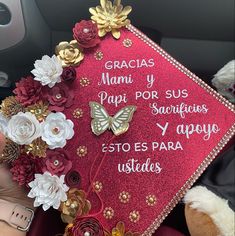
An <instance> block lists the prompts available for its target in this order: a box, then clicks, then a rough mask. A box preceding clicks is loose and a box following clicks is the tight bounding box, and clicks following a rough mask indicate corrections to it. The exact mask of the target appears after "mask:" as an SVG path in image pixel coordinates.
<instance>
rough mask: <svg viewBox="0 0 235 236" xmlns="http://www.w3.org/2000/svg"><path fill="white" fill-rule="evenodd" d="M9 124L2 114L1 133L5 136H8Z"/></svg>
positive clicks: (0, 120)
mask: <svg viewBox="0 0 235 236" xmlns="http://www.w3.org/2000/svg"><path fill="white" fill-rule="evenodd" d="M7 124H8V120H7V119H6V117H5V116H4V115H3V114H2V113H1V112H0V133H2V134H3V135H5V136H7Z"/></svg>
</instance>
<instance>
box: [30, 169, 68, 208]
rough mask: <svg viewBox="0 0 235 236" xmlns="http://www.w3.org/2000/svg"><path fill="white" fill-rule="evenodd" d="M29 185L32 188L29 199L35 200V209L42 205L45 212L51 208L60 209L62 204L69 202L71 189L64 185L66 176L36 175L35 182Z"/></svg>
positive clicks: (46, 173)
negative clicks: (68, 196)
mask: <svg viewBox="0 0 235 236" xmlns="http://www.w3.org/2000/svg"><path fill="white" fill-rule="evenodd" d="M28 185H29V187H30V188H31V190H30V192H29V194H28V197H30V198H35V201H34V207H38V206H40V205H42V208H43V210H44V211H46V210H48V209H49V208H50V207H53V208H54V209H59V207H60V204H61V202H64V201H66V200H67V195H66V192H67V191H68V190H69V187H68V186H67V185H66V184H64V175H61V176H60V177H58V176H56V175H51V174H50V173H48V172H45V173H44V174H35V179H34V181H32V182H30V183H29V184H28Z"/></svg>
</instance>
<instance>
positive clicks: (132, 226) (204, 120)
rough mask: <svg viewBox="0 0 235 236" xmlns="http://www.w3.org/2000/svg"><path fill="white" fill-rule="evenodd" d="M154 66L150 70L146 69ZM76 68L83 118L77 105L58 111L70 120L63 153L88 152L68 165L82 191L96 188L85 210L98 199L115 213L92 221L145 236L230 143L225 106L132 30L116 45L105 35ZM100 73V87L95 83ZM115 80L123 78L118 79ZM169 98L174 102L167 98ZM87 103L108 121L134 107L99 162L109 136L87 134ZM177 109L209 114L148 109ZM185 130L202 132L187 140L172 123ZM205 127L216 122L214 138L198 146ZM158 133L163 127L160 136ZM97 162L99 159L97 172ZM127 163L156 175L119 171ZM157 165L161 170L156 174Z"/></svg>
mask: <svg viewBox="0 0 235 236" xmlns="http://www.w3.org/2000/svg"><path fill="white" fill-rule="evenodd" d="M130 29H132V28H131V27H130ZM133 29H134V28H133ZM126 38H128V39H130V40H131V41H132V42H133V44H132V46H131V47H129V48H125V47H123V45H122V43H120V42H122V41H123V40H124V39H126ZM141 38H142V39H141ZM144 40H145V41H146V42H144ZM96 51H102V52H103V54H104V57H103V59H102V60H100V61H99V60H96V59H95V58H94V53H95V52H96ZM123 61H125V62H128V63H127V64H128V65H127V66H128V67H129V68H126V67H127V66H126V63H125V62H123ZM153 63H154V66H151V65H153ZM146 64H147V65H148V67H147V66H146ZM114 67H115V69H114ZM76 70H77V75H79V78H81V77H84V78H89V80H90V81H91V82H92V85H89V86H88V87H84V88H82V90H81V88H80V84H79V79H78V80H77V83H76V82H75V83H74V84H73V89H74V93H75V97H77V101H78V103H79V108H80V109H82V111H83V119H80V120H78V119H76V118H74V117H73V111H74V110H75V109H76V108H77V105H78V104H74V105H73V106H72V107H71V108H69V109H67V110H66V111H65V114H66V117H67V118H68V119H71V120H72V121H73V122H74V124H75V128H74V130H75V132H76V135H75V136H74V137H73V139H72V140H69V141H68V144H67V145H66V147H65V149H66V150H67V151H68V152H70V154H71V156H76V150H77V147H78V146H80V145H84V140H85V145H86V147H87V148H88V150H89V153H88V155H87V156H86V158H81V159H77V160H76V161H75V163H74V165H75V168H76V170H77V171H78V172H79V173H80V175H81V179H82V180H81V184H82V189H84V190H85V191H87V190H88V189H89V187H90V185H92V183H93V182H95V181H100V182H102V191H101V192H100V193H99V194H100V200H99V198H98V197H97V195H96V193H95V192H94V191H91V193H90V196H88V198H89V200H90V201H91V204H92V209H91V212H92V213H95V212H99V211H100V210H101V206H102V204H101V201H102V202H103V204H104V206H105V207H111V208H112V209H113V210H114V212H115V215H114V216H113V218H112V219H109V220H107V219H105V217H104V216H103V214H102V211H100V212H101V213H100V214H98V215H97V218H98V219H99V220H100V221H101V223H102V224H103V225H104V227H105V228H107V229H109V230H111V229H112V228H113V227H115V225H116V223H117V222H119V221H123V222H124V223H125V225H126V228H127V229H129V230H131V231H132V232H140V233H142V235H151V234H152V232H153V231H154V230H155V229H156V228H157V227H158V226H159V225H160V223H161V222H162V220H163V219H164V218H165V217H166V215H167V214H168V213H169V211H170V210H171V209H172V208H173V207H174V205H175V204H176V203H177V202H178V201H179V200H180V198H182V197H183V195H184V193H185V191H186V190H187V188H190V187H191V185H192V184H193V182H194V181H195V180H196V179H197V178H198V177H199V176H200V175H201V174H202V172H203V171H204V169H205V168H206V166H207V165H208V164H209V163H210V162H211V160H212V159H213V158H214V157H215V156H216V154H218V152H219V151H220V150H221V149H222V147H223V145H225V144H226V143H227V142H228V140H229V138H231V136H232V134H233V133H234V126H233V125H234V124H233V123H234V111H232V109H233V108H232V105H231V104H229V103H228V102H226V101H225V100H224V99H223V98H222V97H221V96H219V95H218V94H217V93H216V92H215V91H213V90H212V89H210V88H209V87H208V86H207V85H205V84H204V83H203V82H202V81H200V80H199V79H198V78H197V77H196V76H195V75H193V74H192V73H191V72H189V71H188V70H186V69H185V68H184V67H183V66H181V65H180V64H179V63H178V62H176V61H174V60H173V59H172V58H170V57H169V56H168V55H167V54H166V53H165V52H164V51H163V50H162V49H160V48H159V47H158V46H157V45H153V44H152V43H151V41H149V40H148V39H146V38H145V37H144V36H143V35H141V34H139V33H136V32H135V34H134V33H132V32H130V31H129V30H127V29H124V30H123V32H122V34H121V37H120V39H119V40H114V39H113V38H112V36H111V35H107V36H106V37H105V38H104V39H103V40H102V42H101V43H100V45H99V46H97V47H96V48H94V49H91V50H90V51H88V52H87V53H86V56H85V58H84V60H83V61H82V62H81V64H80V66H79V67H77V68H76ZM102 74H103V78H105V81H104V80H103V81H102ZM114 76H116V77H118V76H119V80H118V79H117V78H116V79H115V78H113V79H109V80H108V77H109V78H111V77H114ZM120 76H125V79H122V78H123V77H120ZM151 79H154V83H153V85H152V86H151V84H150V83H148V82H149V81H151ZM115 83H116V84H115ZM173 90H174V92H173ZM173 93H174V96H175V98H172V96H173ZM101 96H103V100H101ZM112 96H113V97H112ZM177 96H180V97H177ZM105 97H106V98H105ZM90 101H96V102H99V103H103V104H102V105H103V106H104V107H105V108H106V110H107V112H108V114H109V115H110V116H114V115H115V114H116V113H117V112H118V111H119V110H120V109H121V108H123V107H124V106H127V105H135V106H137V110H136V112H135V113H134V115H133V119H132V121H131V122H130V127H129V130H128V132H126V133H125V134H123V135H120V136H118V137H116V138H115V139H114V140H113V141H112V146H110V147H109V149H108V150H109V153H108V154H107V155H106V156H105V158H104V154H105V153H104V152H102V151H107V147H105V144H107V143H108V141H109V140H110V139H111V137H112V136H113V134H112V132H110V131H106V132H105V133H103V134H102V135H100V136H96V135H94V134H93V133H92V131H91V117H90V108H89V102H90ZM182 103H183V104H184V105H183V106H192V107H194V109H197V108H195V107H196V106H200V107H203V106H205V107H206V108H207V109H208V111H207V112H205V113H203V112H200V113H184V114H174V113H173V112H171V113H170V114H165V115H162V114H153V110H152V109H151V108H150V107H153V104H155V106H157V107H163V106H164V107H171V106H173V107H177V106H178V107H179V106H180V104H182ZM194 104H195V105H194ZM168 109H170V108H168ZM198 109H199V110H200V109H202V108H198ZM167 123H168V125H167ZM190 124H194V125H196V124H199V125H202V126H200V127H199V128H198V132H199V133H200V132H201V133H200V134H197V133H192V134H190V132H189V134H188V137H187V135H183V134H177V133H176V129H177V126H178V125H182V127H183V126H184V127H185V125H190ZM208 124H211V125H212V124H216V125H217V126H218V127H219V132H217V133H213V134H210V137H209V139H208V140H204V139H203V137H205V139H206V138H208V135H207V136H206V134H204V133H203V132H204V131H203V128H201V127H204V129H205V130H206V129H207V128H208ZM203 125H205V126H203ZM232 126H233V128H232ZM160 127H167V130H166V132H165V133H164V135H163V133H162V132H163V130H162V129H161V128H160ZM189 127H191V126H189ZM162 142H163V143H164V144H162ZM177 142H180V144H181V146H182V148H183V150H181V149H180V148H178V149H177V150H173V149H176V143H177ZM164 145H165V146H166V147H167V149H168V150H166V148H165V147H164ZM169 149H171V150H169ZM96 157H97V159H96ZM102 158H104V161H103V163H102V165H101V166H100V170H99V171H98V172H97V170H98V166H99V163H100V162H101V160H102ZM130 159H134V160H136V162H135V163H134V164H135V168H136V170H137V169H138V168H139V167H137V166H142V167H143V166H145V167H146V165H147V164H144V163H149V164H148V166H150V165H151V163H153V165H154V166H155V168H154V167H152V168H151V169H152V170H153V169H155V172H150V168H148V171H149V172H147V170H146V168H145V167H143V169H145V170H146V172H131V173H123V172H122V173H120V172H119V171H118V165H119V164H125V163H127V162H128V160H130ZM95 160H96V161H95ZM94 161H95V163H94V164H93V162H94ZM156 163H159V165H160V167H161V170H160V173H159V172H158V171H159V169H158V168H157V167H156V166H157V164H156ZM143 164H144V165H143ZM95 177H96V178H95ZM93 178H94V179H93ZM123 191H125V192H128V193H129V194H130V195H131V200H130V201H129V202H128V204H123V203H121V202H120V200H119V194H120V193H121V192H123ZM148 195H154V196H156V199H157V204H155V205H153V206H151V210H150V209H149V207H148V206H147V204H146V196H148ZM103 210H104V209H103ZM133 210H135V211H138V213H139V215H140V216H141V217H140V219H139V220H138V222H136V223H133V222H131V221H130V220H129V214H130V212H132V211H133Z"/></svg>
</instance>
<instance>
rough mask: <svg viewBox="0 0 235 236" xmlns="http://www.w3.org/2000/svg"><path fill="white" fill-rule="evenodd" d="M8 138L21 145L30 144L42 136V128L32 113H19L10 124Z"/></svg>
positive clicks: (12, 118)
mask: <svg viewBox="0 0 235 236" xmlns="http://www.w3.org/2000/svg"><path fill="white" fill-rule="evenodd" d="M7 127H8V137H9V138H10V139H11V140H12V141H14V142H15V143H17V144H19V145H25V144H30V143H32V142H33V140H35V139H37V138H38V137H39V136H40V135H41V126H40V123H39V121H38V120H37V119H36V117H35V116H34V115H33V114H31V113H30V112H25V113H23V112H19V113H18V114H17V115H14V116H12V117H11V119H10V120H9V122H8V126H7Z"/></svg>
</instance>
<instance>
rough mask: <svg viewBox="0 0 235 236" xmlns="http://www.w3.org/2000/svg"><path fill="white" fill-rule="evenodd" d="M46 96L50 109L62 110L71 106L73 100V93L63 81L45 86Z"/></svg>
mask: <svg viewBox="0 0 235 236" xmlns="http://www.w3.org/2000/svg"><path fill="white" fill-rule="evenodd" d="M45 93H46V97H47V100H48V102H49V110H50V111H56V112H60V111H64V109H65V108H68V107H71V106H72V105H73V101H74V93H73V91H72V90H70V89H69V87H68V86H67V85H66V84H65V83H59V84H56V85H55V86H54V87H53V88H50V89H49V88H46V91H45Z"/></svg>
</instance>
